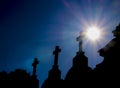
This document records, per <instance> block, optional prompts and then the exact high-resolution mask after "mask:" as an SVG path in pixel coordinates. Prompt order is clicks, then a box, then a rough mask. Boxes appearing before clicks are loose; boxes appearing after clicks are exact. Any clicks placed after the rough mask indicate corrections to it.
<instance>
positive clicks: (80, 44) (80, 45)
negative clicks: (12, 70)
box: [76, 32, 84, 53]
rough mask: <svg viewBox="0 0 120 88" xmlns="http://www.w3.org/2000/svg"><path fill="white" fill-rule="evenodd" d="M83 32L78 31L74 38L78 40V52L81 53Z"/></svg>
mask: <svg viewBox="0 0 120 88" xmlns="http://www.w3.org/2000/svg"><path fill="white" fill-rule="evenodd" d="M83 36H84V35H83V32H80V35H79V36H78V37H77V38H76V40H77V41H78V42H79V51H78V53H82V52H83V50H82V43H83V42H82V39H83Z"/></svg>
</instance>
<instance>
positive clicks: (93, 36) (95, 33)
mask: <svg viewBox="0 0 120 88" xmlns="http://www.w3.org/2000/svg"><path fill="white" fill-rule="evenodd" d="M85 35H86V37H87V38H88V39H90V40H92V41H96V40H99V39H100V37H101V32H100V29H99V28H97V27H94V26H93V27H89V28H88V29H87V31H86V34H85Z"/></svg>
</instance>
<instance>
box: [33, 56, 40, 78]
mask: <svg viewBox="0 0 120 88" xmlns="http://www.w3.org/2000/svg"><path fill="white" fill-rule="evenodd" d="M38 63H39V61H38V60H37V58H35V59H34V62H33V63H32V66H33V76H35V75H36V67H37V64H38Z"/></svg>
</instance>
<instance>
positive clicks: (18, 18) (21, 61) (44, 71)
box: [0, 0, 120, 85]
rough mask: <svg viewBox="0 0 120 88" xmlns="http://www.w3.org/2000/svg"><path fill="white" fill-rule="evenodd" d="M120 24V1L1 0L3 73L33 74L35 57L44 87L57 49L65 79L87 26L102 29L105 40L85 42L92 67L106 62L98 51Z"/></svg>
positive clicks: (86, 53)
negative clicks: (15, 70) (77, 40)
mask: <svg viewBox="0 0 120 88" xmlns="http://www.w3.org/2000/svg"><path fill="white" fill-rule="evenodd" d="M119 23H120V0H0V71H2V70H5V71H8V72H10V71H13V70H14V69H16V68H22V69H25V70H27V72H30V73H32V66H31V64H32V62H33V60H34V58H35V57H37V58H38V59H39V61H40V63H39V65H38V68H37V75H38V78H39V80H40V85H41V84H42V82H43V81H44V80H45V78H47V75H48V71H49V70H50V69H51V68H52V65H53V60H54V56H53V54H52V52H53V50H54V48H55V46H56V45H59V46H60V48H61V49H62V51H61V53H60V54H59V68H60V70H61V71H62V78H64V77H65V74H66V72H67V71H68V69H69V68H70V67H71V65H72V59H73V57H74V56H75V55H76V52H77V51H78V42H76V37H77V36H79V32H80V31H84V30H85V26H86V25H94V24H96V25H97V26H99V27H100V28H101V29H100V30H102V31H104V32H103V34H104V35H103V36H102V40H100V41H98V42H96V43H94V44H93V43H91V42H90V41H86V40H84V43H85V44H84V45H83V49H84V51H85V55H86V56H87V57H88V60H89V66H90V67H92V68H94V67H95V65H96V64H98V63H100V62H101V61H102V60H103V59H102V57H100V56H99V54H98V52H97V51H98V50H99V49H100V48H102V47H103V46H105V45H106V43H107V42H108V41H110V40H111V39H112V38H114V37H113V36H112V31H113V30H114V29H115V27H116V26H117V25H118V24H119Z"/></svg>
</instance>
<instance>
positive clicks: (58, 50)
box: [53, 46, 61, 66]
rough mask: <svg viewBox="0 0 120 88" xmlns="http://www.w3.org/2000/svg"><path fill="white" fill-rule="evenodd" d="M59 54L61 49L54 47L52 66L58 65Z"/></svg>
mask: <svg viewBox="0 0 120 88" xmlns="http://www.w3.org/2000/svg"><path fill="white" fill-rule="evenodd" d="M60 52H61V49H60V48H59V46H56V47H55V51H53V54H54V55H55V60H54V66H57V65H58V54H59V53H60Z"/></svg>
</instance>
